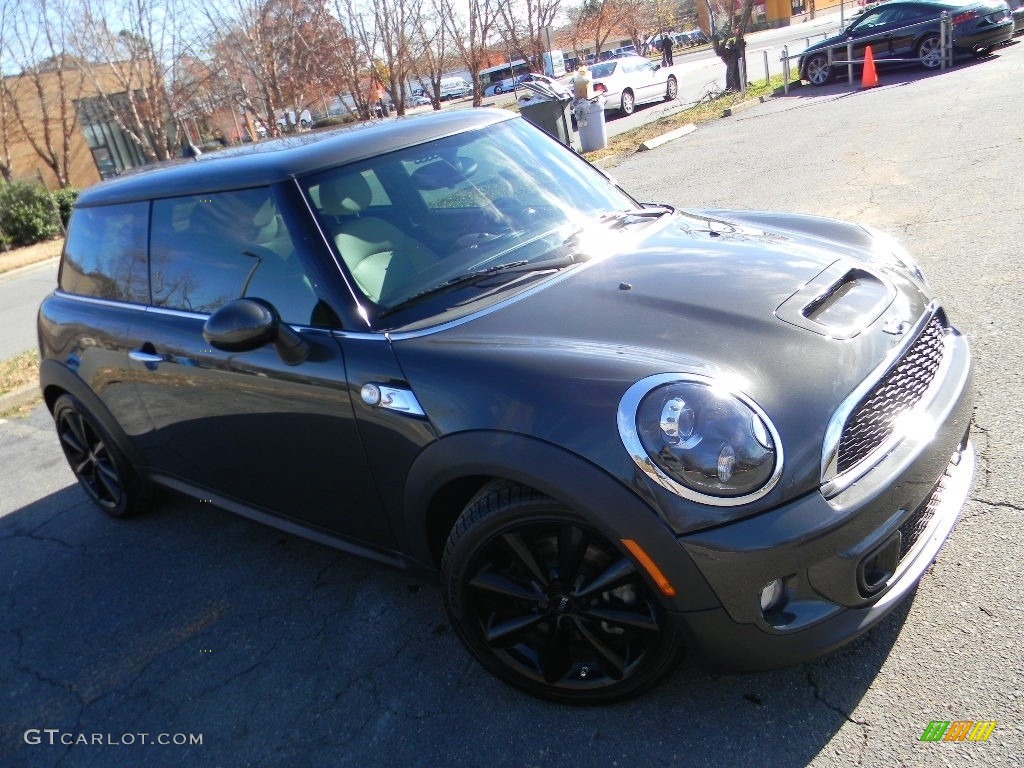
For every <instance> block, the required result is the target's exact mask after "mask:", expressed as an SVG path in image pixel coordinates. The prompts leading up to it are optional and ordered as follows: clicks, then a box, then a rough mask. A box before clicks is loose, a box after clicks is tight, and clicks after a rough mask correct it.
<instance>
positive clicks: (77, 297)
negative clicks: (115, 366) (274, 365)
mask: <svg viewBox="0 0 1024 768" xmlns="http://www.w3.org/2000/svg"><path fill="white" fill-rule="evenodd" d="M53 293H54V295H55V296H59V297H60V298H62V299H71V300H73V301H81V302H84V303H86V304H95V305H97V306H101V307H112V308H114V309H131V310H134V311H136V312H143V313H146V314H151V315H166V316H168V317H182V318H185V319H187V320H204V321H205V320H206V318H208V317H209V316H210V315H209V314H207V313H205V312H189V311H188V310H184V309H172V308H171V307H154V306H147V305H145V304H133V303H132V302H130V301H117V300H115V299H97V298H96V297H94V296H82V295H81V294H78V293H68V292H67V291H65V290H62V289H60V288H57V289H56V290H54V292H53ZM282 322H284V321H282ZM284 324H285V325H287V326H288V327H289V328H292V329H293V330H295V331H303V332H309V333H327V334H331V333H335V331H333V329H331V328H320V327H318V326H313V325H301V324H298V323H284ZM367 335H368V334H367ZM372 338H375V339H383V338H384V337H383V336H372Z"/></svg>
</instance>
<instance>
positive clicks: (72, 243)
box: [60, 203, 149, 304]
mask: <svg viewBox="0 0 1024 768" xmlns="http://www.w3.org/2000/svg"><path fill="white" fill-rule="evenodd" d="M148 215H149V203H128V204H124V205H106V206H101V207H97V208H77V209H75V213H74V215H73V216H72V217H71V224H70V227H69V229H68V238H67V242H66V243H65V244H64V259H63V261H62V263H61V269H60V287H61V289H62V290H65V291H67V292H68V293H76V294H78V295H80V296H95V297H96V298H100V299H112V300H115V301H130V302H132V303H134V304H146V303H148V302H149V289H148V287H147V279H146V223H147V218H148Z"/></svg>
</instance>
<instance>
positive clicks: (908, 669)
mask: <svg viewBox="0 0 1024 768" xmlns="http://www.w3.org/2000/svg"><path fill="white" fill-rule="evenodd" d="M881 81H882V82H881V84H880V86H879V87H877V88H874V89H871V90H868V91H862V90H859V89H853V90H851V89H848V88H847V87H846V86H845V84H842V83H840V84H836V85H833V86H829V87H827V88H820V89H817V88H816V89H811V88H804V89H798V90H796V91H794V92H793V94H792V95H791V96H789V97H783V98H777V99H773V100H771V101H769V102H768V103H766V104H761V105H758V106H755V107H753V108H751V109H749V110H746V111H744V112H742V113H740V114H738V115H736V116H734V117H732V118H728V119H726V120H721V121H716V122H714V123H709V124H705V125H703V126H701V127H700V128H699V129H698V130H697V131H696V132H695V133H693V134H690V135H689V136H687V137H685V138H684V139H681V140H679V141H677V142H673V143H670V144H666V145H664V146H662V147H660V148H658V149H656V150H653V151H650V152H645V153H640V154H637V155H635V156H631V157H629V158H625V159H622V160H621V161H620V162H618V164H617V165H615V166H614V167H612V168H610V169H609V172H610V173H611V174H612V175H613V176H615V177H616V178H617V180H618V181H619V182H620V183H621V184H622V185H623V186H624V187H625V188H627V189H629V190H631V191H632V192H634V193H635V194H636V195H637V196H638V197H639V198H640V199H642V200H650V201H658V202H667V203H671V204H674V205H679V206H686V207H707V208H719V207H731V208H737V207H738V208H767V209H785V210H790V211H799V212H803V213H810V214H820V215H829V216H838V217H841V218H846V219H852V220H856V221H861V222H864V223H868V224H871V225H874V226H877V227H880V228H882V229H885V230H888V231H890V232H892V233H894V234H895V235H897V236H898V237H899V238H900V239H901V240H902V241H903V242H904V244H906V245H907V246H908V247H909V249H910V250H911V252H912V253H914V254H915V255H916V256H917V257H918V258H919V261H920V263H921V265H922V268H923V269H924V270H925V273H926V274H927V275H928V277H929V280H930V282H931V284H932V286H933V287H934V288H935V289H936V291H937V293H938V294H939V295H940V296H941V298H942V300H943V303H944V305H945V307H946V308H947V310H948V312H949V314H950V316H951V317H952V319H953V320H954V322H955V323H956V324H957V325H959V326H960V327H961V329H962V330H963V332H964V333H965V334H966V335H967V337H968V338H969V340H970V342H971V344H972V349H973V351H974V355H975V360H976V374H975V375H976V378H975V383H976V389H977V404H976V411H975V417H974V439H975V442H976V447H977V450H978V456H979V468H978V473H977V476H976V479H975V487H974V489H973V491H972V494H971V498H970V501H969V502H968V504H967V506H966V508H965V510H964V512H963V515H962V518H961V520H960V522H959V524H958V526H957V528H956V530H955V531H954V533H953V535H952V538H951V540H950V541H949V542H948V543H947V546H946V547H945V548H944V549H943V551H942V552H941V553H940V555H939V557H938V559H937V561H936V563H935V564H934V565H933V567H932V568H931V570H930V571H929V573H928V574H927V575H926V576H925V578H924V580H923V581H922V583H921V585H920V587H919V588H918V590H917V592H916V593H915V595H914V596H913V598H912V599H911V600H909V601H907V603H905V604H904V605H903V606H902V607H901V608H900V609H898V610H897V611H896V612H895V614H894V615H892V616H891V617H890V618H888V619H887V620H886V621H884V622H883V623H882V624H880V625H879V626H878V627H876V628H875V629H873V630H872V631H871V632H869V633H868V634H867V635H865V636H864V637H863V638H862V639H860V640H858V641H856V642H855V643H853V644H851V645H849V646H847V647H846V648H844V649H842V650H840V651H839V652H837V653H835V654H833V655H831V656H829V657H827V658H824V659H820V660H817V661H814V662H810V663H807V664H803V665H799V666H796V667H791V668H787V669H783V670H778V671H775V672H770V673H765V674H759V675H736V676H729V675H719V674H714V673H711V672H708V671H706V670H704V669H702V668H700V667H698V666H695V665H690V664H686V665H684V666H683V667H682V668H680V669H679V670H678V671H677V672H676V673H675V675H674V676H673V677H672V678H671V679H670V680H668V681H667V682H666V683H665V684H664V685H662V686H661V687H660V688H658V689H657V690H656V691H654V692H653V693H651V694H650V695H648V696H646V697H644V698H642V699H639V700H636V701H633V702H629V703H626V704H622V705H618V706H614V707H606V708H595V709H569V708H565V707H559V706H554V705H549V704H546V703H542V702H539V701H535V700H532V699H529V698H526V697H524V696H522V695H520V694H518V693H515V692H513V691H511V690H509V689H507V688H505V687H504V686H503V685H502V684H500V683H498V682H496V681H495V680H494V679H492V678H491V677H490V676H489V675H488V674H487V673H485V672H484V671H483V670H482V669H481V668H479V667H478V666H476V664H475V663H473V662H472V661H471V660H470V659H469V657H468V655H467V654H466V653H465V652H464V651H463V650H462V648H461V646H460V645H459V643H458V641H457V639H456V638H455V637H454V635H453V633H452V632H451V631H450V629H449V628H448V625H447V622H446V619H445V616H444V612H443V609H442V606H441V599H440V595H439V593H438V590H437V587H436V586H435V585H434V584H433V583H427V582H421V581H417V580H415V579H412V578H410V577H408V576H407V575H405V574H403V573H400V572H396V571H392V570H389V569H387V568H384V567H381V566H377V565H373V564H370V563H367V562H364V561H361V560H357V559H354V558H351V557H348V556H346V555H342V554H340V553H338V552H335V551H333V550H330V549H327V548H325V547H323V546H320V545H317V544H313V543H309V542H306V541H304V540H301V539H297V538H294V537H292V536H289V535H286V534H283V533H279V532H277V531H274V530H272V529H269V528H266V527H263V526H260V525H257V524H255V523H251V522H248V521H246V520H243V519H241V518H237V517H234V516H232V515H230V514H228V513H226V512H222V511H220V510H218V509H216V508H212V507H210V506H209V505H204V504H201V503H199V502H194V501H188V500H183V499H180V498H177V497H167V498H166V499H165V500H164V501H163V503H161V504H160V505H159V506H158V508H157V509H156V510H155V511H154V512H153V513H151V514H148V515H146V516H144V517H140V518H138V519H133V520H129V521H113V520H109V519H106V518H104V517H103V516H102V515H101V514H100V513H99V512H96V511H94V510H93V508H92V507H91V506H90V504H89V503H88V502H87V500H86V498H85V496H84V495H83V494H82V493H81V492H80V491H79V490H78V489H77V487H75V486H74V485H73V484H72V476H71V474H70V471H69V470H68V469H67V468H66V466H65V464H64V460H63V457H62V456H61V453H60V450H59V447H58V446H57V443H56V440H55V438H54V436H53V431H52V427H51V424H50V422H49V418H48V415H47V414H46V413H45V411H43V410H42V409H36V410H35V411H33V412H32V413H31V414H30V415H29V416H27V417H25V418H21V419H14V420H9V421H7V422H6V423H2V424H0V465H2V466H3V471H2V472H0V577H2V579H3V589H2V592H0V606H2V616H3V621H2V622H0V765H3V766H5V767H6V766H32V767H33V768H35V767H36V766H56V765H60V766H111V765H146V766H165V765H166V766H179V765H198V766H278V765H281V766H300V765H301V766H349V765H351V766H359V768H365V767H371V766H398V765H401V766H431V767H433V766H447V765H460V766H461V765H465V766H562V765H567V764H585V765H588V766H653V765H657V766H680V765H709V766H718V765H721V766H736V765H752V766H803V765H812V766H850V765H863V766H932V765H985V766H1013V765H1020V764H1021V762H1022V758H1021V755H1024V674H1022V671H1021V670H1022V669H1024V649H1022V643H1021V628H1022V627H1024V609H1022V605H1024V577H1022V575H1021V552H1022V551H1024V526H1022V524H1021V523H1022V520H1021V516H1022V514H1024V469H1022V467H1024V441H1021V440H1020V439H1019V437H1018V431H1019V429H1020V427H1021V425H1022V424H1024V405H1022V403H1024V378H1022V373H1021V360H1022V359H1024V341H1022V339H1024V335H1022V334H1021V333H1020V330H1019V327H1020V323H1021V317H1022V315H1021V310H1020V300H1019V295H1020V289H1019V285H1020V283H1021V281H1022V266H1021V262H1020V258H1019V253H1020V233H1021V227H1020V221H1021V219H1022V214H1024V152H1022V149H1024V127H1022V123H1021V121H1020V118H1019V116H1020V115H1021V114H1024V89H1022V88H1021V83H1022V82H1024V45H1020V44H1016V45H1013V46H1010V47H1008V48H1004V49H1001V50H999V51H998V52H997V53H996V54H995V55H993V56H990V57H987V58H986V59H985V60H982V61H965V62H963V63H961V64H960V65H958V66H957V67H956V68H955V69H954V70H952V71H950V72H946V73H923V72H921V71H918V70H904V71H900V72H898V73H882V74H881ZM933 720H943V721H956V720H972V721H996V722H997V725H996V727H995V729H994V731H993V732H992V734H991V736H990V738H989V739H988V741H985V742H977V743H973V742H935V743H931V742H922V741H920V737H921V735H922V733H923V732H924V730H925V728H926V727H927V726H928V724H929V722H930V721H933ZM143 734H145V736H143ZM96 737H99V738H98V739H97V738H96ZM197 737H198V740H199V741H201V743H196V742H197ZM83 739H84V742H83ZM161 740H162V741H166V742H168V743H166V744H162V743H159V742H160V741H161ZM67 742H70V743H67Z"/></svg>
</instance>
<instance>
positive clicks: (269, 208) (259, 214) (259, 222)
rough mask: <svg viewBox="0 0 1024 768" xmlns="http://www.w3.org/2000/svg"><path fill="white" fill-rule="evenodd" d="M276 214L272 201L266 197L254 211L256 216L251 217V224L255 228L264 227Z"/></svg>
mask: <svg viewBox="0 0 1024 768" xmlns="http://www.w3.org/2000/svg"><path fill="white" fill-rule="evenodd" d="M276 214H277V207H276V206H275V205H274V201H273V200H272V199H271V198H269V197H268V198H267V200H266V202H264V203H263V205H261V206H260V209H259V210H258V211H256V215H255V216H253V217H252V223H253V224H255V225H256V226H257V227H265V226H267V224H270V223H271V222H272V221H273V220H274V216H275V215H276Z"/></svg>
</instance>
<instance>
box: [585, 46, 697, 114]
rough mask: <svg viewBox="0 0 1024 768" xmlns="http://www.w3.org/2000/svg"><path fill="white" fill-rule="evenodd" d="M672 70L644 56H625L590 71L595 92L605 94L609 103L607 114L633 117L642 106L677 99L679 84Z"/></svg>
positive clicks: (604, 62) (606, 105)
mask: <svg viewBox="0 0 1024 768" xmlns="http://www.w3.org/2000/svg"><path fill="white" fill-rule="evenodd" d="M670 69H671V68H670V67H662V66H661V65H660V64H654V63H652V62H650V61H648V60H647V59H645V58H643V57H642V56H623V57H622V58H621V59H612V60H611V61H603V62H601V63H600V64H595V65H594V66H592V67H591V68H590V77H591V80H592V81H593V83H594V92H595V93H603V94H604V95H605V98H606V99H607V100H606V102H605V111H606V112H607V111H615V110H618V111H619V112H621V113H622V114H624V115H631V114H633V111H634V110H635V109H636V106H637V105H638V104H646V103H648V102H651V101H672V100H673V99H674V98H676V95H677V94H678V93H679V83H678V82H677V80H676V76H675V75H674V74H672V73H671V72H670Z"/></svg>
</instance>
